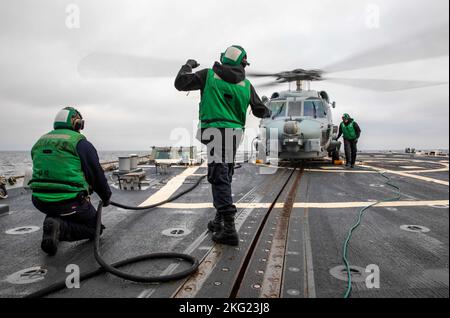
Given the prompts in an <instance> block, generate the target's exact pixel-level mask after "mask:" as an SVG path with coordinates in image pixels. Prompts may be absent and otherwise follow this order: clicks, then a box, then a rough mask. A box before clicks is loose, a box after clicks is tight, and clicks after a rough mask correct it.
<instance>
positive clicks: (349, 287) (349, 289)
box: [342, 171, 402, 298]
mask: <svg viewBox="0 0 450 318" xmlns="http://www.w3.org/2000/svg"><path fill="white" fill-rule="evenodd" d="M377 172H378V173H379V174H380V175H381V176H382V177H383V178H385V179H386V183H385V184H386V185H387V186H389V187H391V188H393V189H395V190H396V196H395V197H393V198H389V199H385V200H380V201H377V202H374V203H372V204H370V205H368V206H366V207H364V208H362V209H361V210H360V211H359V213H358V218H357V222H356V223H355V224H354V225H353V226H352V227H351V229H350V231H349V232H348V235H347V239H346V240H345V242H344V251H343V256H342V260H343V261H344V265H345V269H346V271H347V278H348V284H347V290H346V291H345V294H344V298H349V297H350V294H351V293H352V274H351V270H350V263H349V261H348V247H349V244H350V240H351V239H352V236H353V232H354V231H355V230H356V229H357V228H358V227H359V226H360V225H361V222H362V218H363V216H364V213H365V212H366V211H367V210H369V209H370V208H372V207H374V206H375V205H378V204H380V203H382V202H393V201H399V200H400V198H401V196H402V194H401V192H400V191H401V190H400V188H399V187H398V186H396V185H395V184H392V183H391V178H389V177H388V176H386V175H385V174H384V173H383V172H381V171H377Z"/></svg>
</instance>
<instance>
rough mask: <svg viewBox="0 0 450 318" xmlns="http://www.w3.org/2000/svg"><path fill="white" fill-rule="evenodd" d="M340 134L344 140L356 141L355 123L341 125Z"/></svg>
mask: <svg viewBox="0 0 450 318" xmlns="http://www.w3.org/2000/svg"><path fill="white" fill-rule="evenodd" d="M341 130H342V134H343V135H344V139H345V140H355V139H356V130H355V122H354V121H352V122H351V123H350V124H348V125H347V126H346V125H345V124H344V123H341Z"/></svg>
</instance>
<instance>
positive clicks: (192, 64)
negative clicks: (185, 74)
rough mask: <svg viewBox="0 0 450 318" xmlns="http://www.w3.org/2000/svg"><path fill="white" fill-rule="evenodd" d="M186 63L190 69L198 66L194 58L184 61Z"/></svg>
mask: <svg viewBox="0 0 450 318" xmlns="http://www.w3.org/2000/svg"><path fill="white" fill-rule="evenodd" d="M186 65H188V66H190V67H191V68H192V69H194V68H197V67H199V66H200V64H198V62H197V61H196V60H188V61H187V62H186Z"/></svg>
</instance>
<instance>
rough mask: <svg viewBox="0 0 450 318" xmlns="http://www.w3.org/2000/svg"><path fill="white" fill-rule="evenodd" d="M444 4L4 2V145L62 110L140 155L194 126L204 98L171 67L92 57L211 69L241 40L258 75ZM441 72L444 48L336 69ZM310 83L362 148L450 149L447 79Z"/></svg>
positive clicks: (47, 124) (353, 45) (405, 27)
mask: <svg viewBox="0 0 450 318" xmlns="http://www.w3.org/2000/svg"><path fill="white" fill-rule="evenodd" d="M71 3H73V4H76V5H77V6H78V7H79V9H80V27H79V28H68V27H67V26H66V22H67V21H66V20H67V17H68V15H69V13H67V12H66V9H67V6H68V5H69V4H71ZM373 5H375V7H374V6H373ZM448 7H449V2H448V0H432V1H427V0H395V1H392V0H373V1H363V0H316V1H304V0H277V1H274V0H249V1H241V0H239V1H238V0H228V1H223V0H221V1H216V0H197V1H196V0H192V1H185V0H179V1H170V0H163V1H153V0H152V1H148V0H142V1H138V0H133V1H125V0H123V1H118V0H114V1H113V0H105V1H99V0H95V1H92V0H86V1H81V0H73V1H63V0H61V1H55V0H39V1H35V0H27V1H25V0H4V1H1V2H0V46H1V49H0V150H28V149H30V148H31V146H32V145H33V143H34V142H35V141H36V139H37V138H38V137H39V136H40V135H42V134H43V133H45V132H46V131H48V130H50V129H51V127H52V121H53V118H54V116H55V114H56V112H57V111H58V110H59V109H60V108H62V107H64V106H76V107H77V108H78V109H79V110H80V111H81V112H82V113H83V115H84V117H85V119H86V130H85V131H84V133H85V134H86V136H87V137H88V139H89V140H91V141H92V142H93V143H94V145H95V146H96V147H97V149H99V150H145V149H148V148H149V147H150V146H152V145H168V144H170V143H171V142H170V141H169V138H170V136H171V134H174V133H175V134H176V133H177V132H178V131H181V130H180V129H188V130H189V131H192V130H193V126H194V125H195V120H196V116H197V114H198V101H199V94H198V93H191V94H190V95H189V96H187V95H186V94H185V93H180V92H177V91H176V90H175V88H174V87H173V80H174V77H175V75H176V72H177V67H176V66H175V67H173V66H171V67H170V68H169V69H168V72H169V73H171V72H173V76H172V77H162V78H128V79H120V78H119V79H92V78H91V79H89V78H84V77H82V76H80V74H79V72H78V64H79V62H80V60H82V59H83V58H84V57H86V56H88V55H89V54H91V53H95V52H103V53H122V54H133V55H137V56H142V57H148V56H149V57H155V58H164V59H169V60H175V61H180V63H183V62H185V61H186V60H187V59H188V58H195V59H197V60H198V61H199V62H200V64H201V65H202V67H209V66H211V65H212V63H213V62H214V61H216V60H217V59H218V58H219V55H220V52H222V51H224V50H225V48H226V47H227V46H229V45H232V44H240V45H242V46H244V47H245V48H246V50H247V51H248V54H249V61H250V62H251V63H252V65H251V68H252V69H253V70H261V71H283V70H289V69H293V68H300V67H301V68H308V67H311V68H320V67H324V66H327V65H329V64H332V62H335V61H339V60H341V59H344V58H346V57H348V56H352V55H355V54H358V53H360V52H363V51H367V50H369V49H370V48H376V47H379V46H381V45H383V44H386V43H398V42H399V39H402V38H408V36H409V35H411V34H420V33H421V32H423V30H426V29H429V28H434V27H437V26H439V25H443V24H447V25H448V19H449V17H448V11H449V8H448ZM373 8H375V9H376V8H378V9H379V12H380V15H379V19H377V18H376V15H375V16H374V15H373V14H375V13H376V10H375V11H372V10H373ZM374 12H375V13H374ZM377 20H379V25H377V23H376V21H377ZM70 21H72V20H70ZM374 21H375V22H374ZM374 23H375V24H374ZM426 37H427V34H426V33H425V34H424V35H423V38H424V41H425V40H426ZM447 45H448V39H447ZM428 49H431V48H428V47H425V48H423V50H424V53H425V55H426V54H427V50H428ZM405 58H406V59H407V58H408V56H407V55H405ZM175 65H177V64H175ZM448 68H449V60H448V55H447V56H444V57H440V58H432V59H421V60H418V61H414V62H407V63H396V64H395V65H388V66H383V67H372V68H366V69H360V70H355V71H352V72H347V73H345V74H338V75H341V76H345V77H354V78H378V79H407V80H432V81H444V82H447V81H448V77H449V74H448ZM285 88H286V87H284V86H280V87H278V88H275V89H262V90H259V93H260V95H264V94H266V95H270V94H271V93H272V92H273V91H274V90H282V89H285ZM313 88H315V89H325V90H327V91H328V93H329V94H330V95H331V98H332V99H333V100H336V102H337V105H338V107H337V108H336V110H335V111H334V117H335V118H336V119H338V118H339V117H340V115H341V114H342V113H344V112H348V113H350V114H351V115H352V116H353V117H354V118H355V119H356V120H357V121H358V123H359V124H360V126H361V127H362V129H363V133H364V135H363V137H362V138H361V148H363V149H403V148H405V147H407V146H413V147H416V148H418V149H421V148H448V144H449V139H448V138H449V137H448V135H449V88H448V85H441V86H437V87H429V88H420V89H415V90H409V91H400V92H390V93H385V92H374V91H368V90H363V89H358V88H351V87H346V86H341V85H336V84H333V83H328V82H322V83H315V84H313ZM257 123H258V121H257V120H256V119H254V118H252V119H250V120H249V124H248V125H249V127H257ZM174 129H175V131H174Z"/></svg>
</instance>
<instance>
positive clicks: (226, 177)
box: [175, 46, 271, 246]
mask: <svg viewBox="0 0 450 318" xmlns="http://www.w3.org/2000/svg"><path fill="white" fill-rule="evenodd" d="M247 65H249V64H248V62H247V53H246V52H245V50H244V49H243V48H242V47H240V46H231V47H229V48H228V49H227V50H226V51H225V53H223V54H222V56H221V63H219V62H216V63H215V64H214V66H213V67H212V68H211V69H204V70H201V71H199V72H196V73H192V69H194V68H197V67H198V66H200V65H199V64H198V63H197V62H196V61H195V60H188V61H187V63H186V65H183V66H182V68H181V70H180V72H179V73H178V76H177V78H176V80H175V87H176V89H178V90H179V91H194V90H200V91H201V102H200V129H199V133H200V134H201V136H198V139H199V140H201V142H202V143H203V144H205V145H206V146H207V151H208V181H209V183H211V187H212V195H213V201H214V207H215V208H216V210H217V212H216V216H215V219H214V220H213V221H211V222H209V224H208V229H209V230H210V231H211V232H213V233H214V234H213V240H214V241H215V242H216V243H221V244H227V245H232V246H236V245H239V237H238V234H237V232H236V228H235V223H234V219H235V215H236V212H237V209H236V206H235V205H234V204H233V198H232V191H231V182H232V179H233V174H234V164H235V158H236V150H237V148H238V147H239V143H240V141H241V138H242V136H243V134H244V128H245V123H246V117H247V109H248V107H249V105H250V106H251V109H252V112H253V114H254V115H255V116H256V117H259V118H267V117H270V116H271V111H270V110H269V109H268V108H267V107H266V106H265V105H264V103H263V102H262V101H261V99H260V98H259V96H258V95H257V93H256V91H255V89H254V87H253V86H252V85H251V83H250V82H249V81H248V80H247V79H246V76H245V67H246V66H247Z"/></svg>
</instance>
